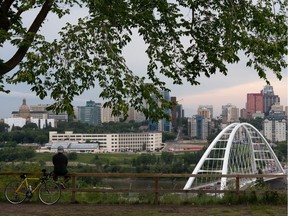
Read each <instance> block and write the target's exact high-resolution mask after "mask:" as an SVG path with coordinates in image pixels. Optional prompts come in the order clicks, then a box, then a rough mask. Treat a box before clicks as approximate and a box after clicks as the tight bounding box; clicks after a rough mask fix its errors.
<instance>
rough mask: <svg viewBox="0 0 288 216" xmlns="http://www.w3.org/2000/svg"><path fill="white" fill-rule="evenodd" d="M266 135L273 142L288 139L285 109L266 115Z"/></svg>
mask: <svg viewBox="0 0 288 216" xmlns="http://www.w3.org/2000/svg"><path fill="white" fill-rule="evenodd" d="M263 133H264V136H265V137H266V138H267V139H268V140H270V141H271V142H281V141H285V140H287V117H286V116H285V113H284V111H282V112H281V111H280V112H274V111H271V112H270V114H269V115H268V116H266V118H265V120H264V124H263Z"/></svg>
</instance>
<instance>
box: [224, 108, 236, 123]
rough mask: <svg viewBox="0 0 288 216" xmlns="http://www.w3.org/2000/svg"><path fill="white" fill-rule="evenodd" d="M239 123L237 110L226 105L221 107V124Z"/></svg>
mask: <svg viewBox="0 0 288 216" xmlns="http://www.w3.org/2000/svg"><path fill="white" fill-rule="evenodd" d="M238 121H239V109H238V108H237V107H236V106H234V105H232V104H226V105H223V106H222V123H224V124H226V123H232V122H238Z"/></svg>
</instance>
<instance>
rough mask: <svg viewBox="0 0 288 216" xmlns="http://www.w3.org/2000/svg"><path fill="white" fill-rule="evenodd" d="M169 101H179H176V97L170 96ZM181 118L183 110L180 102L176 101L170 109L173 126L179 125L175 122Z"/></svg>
mask: <svg viewBox="0 0 288 216" xmlns="http://www.w3.org/2000/svg"><path fill="white" fill-rule="evenodd" d="M171 101H172V102H177V103H178V102H179V101H177V98H176V97H171ZM180 101H181V100H180ZM181 118H184V111H183V107H182V104H179V103H178V104H177V105H175V106H173V107H172V110H171V122H172V127H173V128H176V127H177V126H179V125H178V123H177V122H178V121H179V119H181Z"/></svg>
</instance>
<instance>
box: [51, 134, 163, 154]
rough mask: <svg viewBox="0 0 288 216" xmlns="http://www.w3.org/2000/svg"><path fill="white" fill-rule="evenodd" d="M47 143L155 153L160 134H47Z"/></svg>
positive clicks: (158, 146) (114, 150)
mask: <svg viewBox="0 0 288 216" xmlns="http://www.w3.org/2000/svg"><path fill="white" fill-rule="evenodd" d="M49 142H50V143H58V142H67V143H88V142H93V143H98V144H99V148H100V150H101V151H105V152H123V151H145V150H146V151H155V150H157V149H160V148H161V147H162V133H158V132H154V133H149V132H147V133H146V132H144V133H116V134H74V133H73V132H72V131H66V132H65V133H64V134H58V133H57V132H55V131H51V132H49Z"/></svg>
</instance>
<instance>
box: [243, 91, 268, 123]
mask: <svg viewBox="0 0 288 216" xmlns="http://www.w3.org/2000/svg"><path fill="white" fill-rule="evenodd" d="M263 104H264V101H263V94H262V93H248V94H247V102H246V112H247V119H252V114H254V113H256V112H257V111H258V112H262V113H263V112H264V109H263V108H264V106H263Z"/></svg>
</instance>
